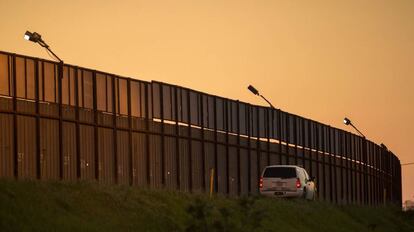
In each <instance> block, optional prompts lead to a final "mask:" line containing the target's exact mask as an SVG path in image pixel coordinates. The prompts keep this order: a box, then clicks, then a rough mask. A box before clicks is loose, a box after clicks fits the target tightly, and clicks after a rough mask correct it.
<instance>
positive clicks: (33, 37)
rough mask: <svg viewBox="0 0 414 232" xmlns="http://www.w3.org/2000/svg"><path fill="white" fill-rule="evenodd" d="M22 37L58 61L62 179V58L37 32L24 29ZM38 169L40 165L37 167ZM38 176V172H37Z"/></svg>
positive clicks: (61, 171) (61, 165) (61, 172)
mask: <svg viewBox="0 0 414 232" xmlns="http://www.w3.org/2000/svg"><path fill="white" fill-rule="evenodd" d="M24 39H25V40H27V41H32V42H34V43H38V44H39V45H40V46H42V47H43V48H46V50H47V52H50V53H51V54H52V55H53V57H54V58H55V59H57V60H58V61H59V63H58V101H59V102H58V105H59V166H60V168H59V176H60V178H61V179H63V146H62V145H63V142H62V141H63V135H62V131H63V126H62V125H63V122H62V79H63V60H62V59H60V58H59V57H58V56H57V55H56V54H55V53H54V52H53V51H52V50H51V49H50V47H49V45H48V44H47V43H46V42H45V41H44V40H43V39H42V36H41V35H40V34H39V33H37V32H30V31H26V33H25V34H24ZM39 170H40V167H39ZM38 176H39V177H40V173H38Z"/></svg>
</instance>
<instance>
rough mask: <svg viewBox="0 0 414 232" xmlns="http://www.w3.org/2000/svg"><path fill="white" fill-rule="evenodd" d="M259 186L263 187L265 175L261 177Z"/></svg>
mask: <svg viewBox="0 0 414 232" xmlns="http://www.w3.org/2000/svg"><path fill="white" fill-rule="evenodd" d="M259 188H263V177H260V180H259Z"/></svg>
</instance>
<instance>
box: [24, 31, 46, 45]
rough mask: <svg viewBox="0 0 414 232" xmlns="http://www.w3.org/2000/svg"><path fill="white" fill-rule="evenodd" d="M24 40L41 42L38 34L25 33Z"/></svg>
mask: <svg viewBox="0 0 414 232" xmlns="http://www.w3.org/2000/svg"><path fill="white" fill-rule="evenodd" d="M24 39H25V40H30V41H32V42H34V43H38V42H43V40H42V36H41V35H40V34H38V33H37V32H33V33H32V32H30V31H26V33H24Z"/></svg>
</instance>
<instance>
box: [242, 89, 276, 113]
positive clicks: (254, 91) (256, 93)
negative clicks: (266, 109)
mask: <svg viewBox="0 0 414 232" xmlns="http://www.w3.org/2000/svg"><path fill="white" fill-rule="evenodd" d="M247 89H248V90H250V92H252V93H253V94H254V95H257V96H260V97H261V98H263V99H264V100H265V101H266V102H267V103H268V104H269V105H270V108H272V109H275V107H274V106H273V105H272V103H270V101H268V100H267V99H266V98H265V97H264V96H263V95H261V94H260V93H259V91H258V90H257V89H256V88H255V87H253V86H252V85H249V86H248V87H247Z"/></svg>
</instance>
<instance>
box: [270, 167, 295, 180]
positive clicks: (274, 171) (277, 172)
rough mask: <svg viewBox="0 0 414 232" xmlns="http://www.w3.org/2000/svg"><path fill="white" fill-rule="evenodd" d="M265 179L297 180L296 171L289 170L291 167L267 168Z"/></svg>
mask: <svg viewBox="0 0 414 232" xmlns="http://www.w3.org/2000/svg"><path fill="white" fill-rule="evenodd" d="M263 177H270V178H282V179H287V178H295V177H296V169H295V168H289V167H274V168H266V171H265V172H264V174H263Z"/></svg>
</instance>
